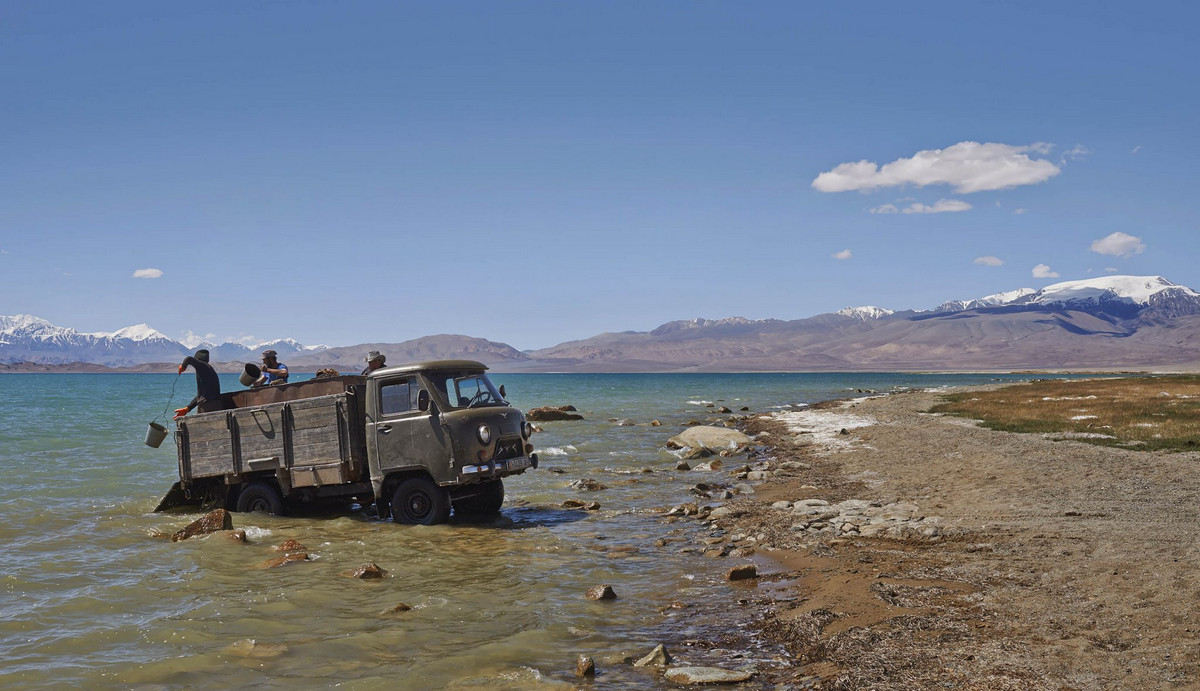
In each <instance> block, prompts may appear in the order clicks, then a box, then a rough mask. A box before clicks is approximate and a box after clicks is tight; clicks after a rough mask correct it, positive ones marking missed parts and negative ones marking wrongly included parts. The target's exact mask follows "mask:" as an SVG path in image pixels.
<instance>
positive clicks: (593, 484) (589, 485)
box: [569, 477, 608, 492]
mask: <svg viewBox="0 0 1200 691" xmlns="http://www.w3.org/2000/svg"><path fill="white" fill-rule="evenodd" d="M569 486H570V487H571V489H577V490H581V491H584V492H598V491H600V490H603V489H608V486H607V485H605V484H604V483H602V482H597V481H596V480H593V479H591V478H587V477H585V478H582V479H580V480H576V481H574V482H572V483H571V484H570V485H569Z"/></svg>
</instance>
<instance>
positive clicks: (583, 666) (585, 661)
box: [575, 655, 596, 677]
mask: <svg viewBox="0 0 1200 691" xmlns="http://www.w3.org/2000/svg"><path fill="white" fill-rule="evenodd" d="M575 676H577V677H594V676H596V661H595V660H593V659H592V658H590V657H588V656H587V655H580V656H579V657H578V659H576V660H575Z"/></svg>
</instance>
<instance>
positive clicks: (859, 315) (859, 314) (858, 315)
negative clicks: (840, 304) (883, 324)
mask: <svg viewBox="0 0 1200 691" xmlns="http://www.w3.org/2000/svg"><path fill="white" fill-rule="evenodd" d="M895 313H896V312H895V310H889V309H885V308H883V307H875V306H873V305H864V306H862V307H844V308H842V309H840V310H838V311H837V312H836V314H840V315H842V316H843V317H850V318H852V319H860V320H862V321H867V320H868V319H882V318H884V317H889V316H891V315H893V314H895Z"/></svg>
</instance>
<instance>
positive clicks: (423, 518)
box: [392, 477, 450, 525]
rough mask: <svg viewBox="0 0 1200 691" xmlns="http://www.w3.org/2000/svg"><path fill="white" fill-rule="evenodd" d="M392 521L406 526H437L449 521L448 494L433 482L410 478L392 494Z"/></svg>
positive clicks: (425, 479)
mask: <svg viewBox="0 0 1200 691" xmlns="http://www.w3.org/2000/svg"><path fill="white" fill-rule="evenodd" d="M392 520H393V521H395V522H397V523H404V524H406V525H437V524H439V523H445V522H446V521H448V520H450V493H449V492H447V491H446V489H445V488H444V487H438V486H437V484H436V483H434V481H433V480H430V479H429V478H424V477H410V478H408V479H407V480H405V481H404V482H401V483H400V484H399V485H398V486H397V487H396V491H395V493H394V494H392Z"/></svg>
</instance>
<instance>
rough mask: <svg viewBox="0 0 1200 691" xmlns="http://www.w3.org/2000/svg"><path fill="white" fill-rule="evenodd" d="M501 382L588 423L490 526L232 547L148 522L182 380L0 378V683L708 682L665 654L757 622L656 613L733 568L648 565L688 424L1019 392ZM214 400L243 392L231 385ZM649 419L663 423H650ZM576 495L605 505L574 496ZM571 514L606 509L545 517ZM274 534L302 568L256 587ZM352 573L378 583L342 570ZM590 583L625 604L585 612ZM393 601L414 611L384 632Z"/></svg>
mask: <svg viewBox="0 0 1200 691" xmlns="http://www.w3.org/2000/svg"><path fill="white" fill-rule="evenodd" d="M493 378H494V379H495V380H496V381H497V383H501V384H504V385H505V387H506V389H507V391H508V394H509V398H510V400H511V402H512V403H513V405H515V406H517V407H519V408H522V409H526V410H528V409H529V408H532V407H536V406H540V405H564V404H568V403H569V404H573V405H575V406H576V407H577V408H579V410H580V412H581V413H582V414H583V415H584V416H585V418H586V419H585V420H584V421H580V422H556V423H543V424H542V427H543V431H542V432H540V433H539V434H537V435H535V436H534V442H535V445H536V446H537V447H538V451H539V454H540V456H541V461H542V467H541V469H538V470H531V471H528V472H527V473H526V474H524V475H521V476H517V477H513V478H509V479H508V480H506V487H507V500H506V502H505V507H504V510H503V515H502V517H501V518H499V519H497V520H495V521H493V522H491V523H486V524H466V523H459V522H452V523H451V524H449V525H442V526H433V527H425V526H399V525H393V524H392V523H391V522H387V521H376V520H371V519H369V518H367V517H366V516H365V515H364V514H363V513H361V512H359V513H354V514H350V515H308V516H299V517H293V516H289V517H274V516H266V515H262V514H234V524H235V527H238V528H244V529H245V530H246V531H247V533H248V535H249V538H250V543H249V544H240V543H236V542H234V541H232V540H229V539H228V538H225V537H223V536H221V535H214V536H208V537H204V538H199V539H192V540H187V541H184V542H179V543H172V542H169V541H165V540H162V539H159V538H156V537H154V536H153V534H154V533H155V532H164V533H172V532H174V531H175V530H178V529H179V528H181V527H183V526H184V525H186V523H188V522H189V521H190V520H191V519H192V518H194V517H195V516H191V517H188V516H178V515H164V514H155V513H152V510H153V508H154V506H155V505H156V504H157V502H158V500H159V499H160V498H161V496H162V495H163V494H164V493H165V491H166V490H167V489H168V488H169V487H170V485H171V483H172V482H173V481H174V480H176V479H177V476H176V460H175V449H174V446H173V444H172V441H171V440H170V439H168V441H167V442H165V443H164V444H163V446H162V448H159V449H151V448H149V447H147V446H145V445H144V444H143V443H142V442H143V439H144V437H145V431H146V424H147V423H148V422H149V421H150V420H152V419H155V418H156V417H157V418H158V419H159V420H160V421H161V420H162V416H163V413H164V411H168V410H169V409H173V408H175V407H179V406H181V405H183V404H184V403H186V401H187V400H189V399H190V398H191V397H192V395H193V394H194V384H193V379H192V377H191V375H184V376H183V377H181V378H178V379H177V378H176V376H175V375H117V374H90V375H89V374H79V375H67V374H57V375H46V374H12V375H4V376H0V471H2V472H3V476H2V477H3V478H4V481H3V482H2V483H0V555H2V558H0V660H3V663H2V664H0V686H3V687H4V688H6V689H21V688H47V687H60V686H70V685H82V686H85V687H94V686H101V685H103V686H119V687H138V688H156V689H161V688H185V687H190V686H203V687H210V688H212V687H218V688H244V687H250V686H256V687H261V688H287V687H295V686H301V687H313V686H317V685H321V686H325V685H329V684H335V683H343V682H346V683H347V684H346V685H347V686H349V687H351V688H355V689H372V688H514V689H515V688H522V689H526V688H543V687H544V688H555V687H559V686H565V685H573V683H574V681H575V678H574V662H575V657H576V656H577V655H579V654H586V655H591V656H593V657H594V658H596V660H597V666H598V668H599V670H600V675H601V676H600V677H599V679H600V680H602V681H603V682H604V683H605V684H606V685H608V686H610V687H613V688H626V689H649V688H659V687H661V686H663V685H664V682H662V681H661V678H660V677H657V676H655V675H653V674H651V673H648V672H645V671H643V670H640V669H635V668H632V667H629V666H628V665H624V664H621V663H620V662H619V660H620V659H621V658H622V657H624V656H628V655H634V656H638V657H640V656H641V655H643V654H645V653H646V652H649V650H650V649H651V648H653V647H654V646H655V645H656V644H658V643H660V642H664V641H666V642H668V643H669V644H672V647H673V653H674V654H676V655H677V657H680V658H681V659H684V660H687V661H690V662H697V663H705V662H711V663H721V662H722V660H721V659H720V658H721V655H722V651H721V650H720V649H719V646H714V645H704V644H701V645H697V646H694V647H693V648H685V649H680V648H679V647H678V645H677V644H681V643H682V642H683V641H685V640H693V641H700V642H701V643H703V642H705V641H713V640H715V639H716V638H717V637H718V636H719V635H721V634H723V633H726V632H730V631H733V632H735V633H736V632H739V631H742V630H745V629H747V628H748V626H747V625H748V624H749V622H747V621H744V620H739V619H738V618H737V614H736V612H733V613H732V614H729V613H727V614H726V615H725V616H723V617H722V618H721V620H720V621H709V620H705V618H704V617H698V616H696V610H690V611H689V610H678V609H672V608H671V607H670V605H671V603H672V602H674V601H676V600H680V599H683V600H688V601H696V602H705V601H709V602H712V601H719V600H730V599H736V596H735V595H733V594H732V593H733V591H732V586H731V585H730V584H727V583H725V582H723V580H722V576H723V573H724V570H725V569H726V568H728V564H727V563H725V562H723V561H720V560H713V559H709V558H705V557H700V556H696V555H694V554H688V553H680V552H679V551H678V550H679V547H680V545H679V544H674V545H667V546H666V547H657V546H655V540H657V539H659V538H661V537H663V536H664V535H666V534H667V533H668V531H670V530H671V529H673V528H676V527H678V526H672V525H669V524H667V523H665V522H664V521H663V519H662V517H661V515H660V514H658V513H655V512H654V511H653V509H655V508H659V507H666V506H673V505H676V504H679V503H682V502H684V501H687V500H688V497H687V495H686V489H687V487H688V486H689V484H691V483H695V482H699V481H704V480H705V479H706V478H705V477H704V476H703V474H701V473H690V474H688V476H687V477H686V478H681V477H679V475H680V474H679V473H676V472H673V469H674V466H675V464H676V463H677V461H678V459H677V457H676V456H674V455H673V454H672V453H670V452H669V451H667V450H666V449H665V446H664V443H665V441H666V440H667V439H668V438H669V437H670V436H673V435H675V434H677V433H678V432H679V431H680V430H681V429H682V428H683V424H684V423H685V422H686V421H688V420H690V419H697V418H699V419H703V418H704V417H706V416H708V415H710V414H711V409H710V408H707V407H706V406H707V404H709V403H712V404H714V405H718V406H720V405H725V406H728V407H730V408H732V409H734V410H735V411H737V410H738V408H740V407H742V406H746V407H748V408H749V409H750V410H751V411H753V412H756V413H759V412H770V411H776V410H789V409H794V407H796V406H802V405H804V404H806V403H810V402H814V401H817V400H823V399H829V398H836V397H844V396H850V395H861V393H862V392H865V391H878V392H886V391H892V390H898V389H902V388H907V387H931V386H943V385H966V384H977V383H986V382H990V381H994V380H996V379H1011V380H1020V379H1021V377H1018V376H1005V375H948V376H942V375H908V374H870V373H867V374H808V375H804V374H745V375H732V374H729V375H723V374H704V375H606V374H590V375H589V374H581V375H573V374H571V375H568V374H562V375H552V374H537V375H530V374H525V375H504V374H498V375H494V377H493ZM222 385H223V387H224V388H225V390H235V389H237V388H239V385H238V383H237V381H236V377H235V376H233V375H228V376H225V377H223V378H222ZM173 386H174V387H175V394H174V398H173V399H172V400H170V401H168V397H169V396H170V395H171V391H172V387H173ZM166 417H167V426H168V427H169V428H171V427H173V425H171V424H170V423H169V413H167V414H166ZM653 419H657V420H660V421H661V422H662V426H661V427H651V426H649V425H648V424H647V423H649V422H650V421H651V420H653ZM621 421H628V422H633V423H637V424H636V425H633V426H626V425H622V424H620V422H621ZM550 468H558V469H561V470H564V471H565V472H564V473H561V474H559V473H555V472H551V471H550V470H549V469H550ZM646 469H649V470H651V471H653V472H644V471H645V470H646ZM583 477H588V478H594V479H596V480H598V481H600V482H602V483H604V484H605V485H607V486H608V488H609V489H607V490H603V491H599V492H577V491H576V490H573V489H571V488H569V487H568V486H567V485H568V483H569V482H571V481H572V480H576V479H579V478H583ZM711 478H712V479H717V480H719V481H723V480H724V479H725V478H722V477H720V474H719V473H713V474H711ZM571 498H578V499H584V500H587V501H598V502H600V503H601V505H602V509H601V510H600V511H598V512H586V513H585V512H580V511H571V510H566V509H562V508H558V506H559V504H561V502H563V501H564V500H566V499H571ZM289 538H290V539H295V540H298V541H299V542H301V543H303V544H304V545H306V546H307V547H308V551H309V554H310V555H311V557H312V561H308V562H300V563H294V564H289V565H287V566H284V567H280V568H270V569H268V568H263V563H264V562H265V561H267V560H268V559H270V558H272V557H275V556H278V553H276V552H274V551H273V549H272V547H273V546H274V545H278V544H279V543H281V542H283V541H284V540H286V539H289ZM366 563H375V564H378V565H379V566H380V567H382V568H384V569H386V570H387V572H388V573H387V576H386V577H385V578H383V579H380V580H375V581H370V580H357V579H352V578H348V577H346V576H344V575H343V574H344V573H345V572H347V571H351V570H353V569H355V568H357V567H359V566H362V565H363V564H366ZM601 583H607V584H611V585H612V586H613V588H614V590H615V591H616V592H617V594H618V599H617V600H615V601H609V602H594V601H590V600H587V599H585V598H584V597H583V594H584V592H585V591H586V590H587V589H588V588H590V587H592V586H594V585H597V584H601ZM400 602H403V603H405V604H407V605H410V606H411V607H412V609H411V610H410V611H406V612H399V613H395V614H383V612H384V611H385V610H387V609H389V608H391V607H393V606H394V605H396V604H397V603H400ZM739 635H741V636H742V637H743V639H744V643H745V644H746V645H747V646H749V649H748V650H742V651H740V652H748V656H747V657H746V658H744V659H741V660H739V661H738V664H752V663H754V662H755V661H756V660H761V659H765V658H769V657H770V656H771V655H773V654H774V651H771V650H770V649H768V648H765V647H755V645H754V643H755V642H754V641H753V640H752V639H751V638H749V634H739ZM249 641H254V644H253V645H251V644H250V643H249ZM724 662H725V663H726V664H728V660H725V661H724Z"/></svg>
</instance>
